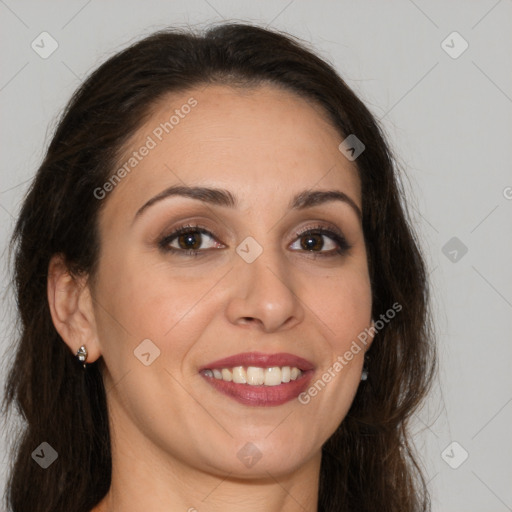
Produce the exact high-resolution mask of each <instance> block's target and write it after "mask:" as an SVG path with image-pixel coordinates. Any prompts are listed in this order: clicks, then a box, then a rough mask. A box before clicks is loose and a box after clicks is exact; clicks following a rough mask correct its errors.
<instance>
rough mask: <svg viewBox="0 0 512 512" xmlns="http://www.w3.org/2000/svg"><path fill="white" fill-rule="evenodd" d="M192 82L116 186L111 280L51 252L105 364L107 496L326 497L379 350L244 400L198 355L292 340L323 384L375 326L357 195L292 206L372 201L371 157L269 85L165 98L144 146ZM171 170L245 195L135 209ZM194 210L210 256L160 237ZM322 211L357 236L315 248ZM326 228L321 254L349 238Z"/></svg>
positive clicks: (170, 503) (107, 256)
mask: <svg viewBox="0 0 512 512" xmlns="http://www.w3.org/2000/svg"><path fill="white" fill-rule="evenodd" d="M190 97H194V98H195V99H196V100H197V102H198V103H197V106H195V107H194V108H193V109H192V110H191V112H190V113H189V114H188V115H187V116H185V117H184V118H183V119H181V120H180V122H179V124H178V125H176V126H175V127H174V129H173V131H172V132H171V133H169V134H165V136H164V137H163V140H162V141H161V142H159V143H158V145H157V147H156V148H154V149H152V150H151V151H150V153H149V155H148V156H146V157H145V158H144V159H143V160H142V161H141V162H140V163H139V164H138V165H137V167H136V168H134V169H133V170H132V171H131V172H130V173H129V174H128V175H127V176H126V177H125V178H123V180H122V181H121V182H120V183H119V184H118V185H117V186H116V187H115V189H114V190H113V191H111V192H110V193H109V194H108V195H107V197H106V198H105V199H103V201H104V204H103V209H102V211H101V214H100V219H99V231H100V241H101V249H100V260H99V267H98V272H97V274H96V275H95V276H94V279H92V280H87V279H86V278H80V279H79V278H72V277H71V276H70V275H69V273H68V272H67V269H66V267H65V265H64V263H63V262H62V260H61V259H60V258H59V257H58V256H55V257H54V258H53V259H52V262H51V264H50V269H49V270H50V272H49V281H48V298H49V303H50V309H51V312H52V318H53V321H54V324H55V326H56V328H57V330H58V332H59V333H60V335H61V336H62V338H63V340H64V341H65V342H66V343H67V344H68V346H69V347H70V350H72V352H73V353H76V351H77V349H78V348H79V347H80V346H81V345H82V344H84V345H86V347H87V349H88V352H89V355H88V359H87V362H89V363H90V362H93V361H96V360H97V359H98V358H100V357H102V358H103V361H104V363H105V370H104V381H105V387H106V390H107V402H108V412H109V418H110V423H111V436H112V456H113V475H112V485H111V489H110V491H109V493H108V494H107V496H106V497H105V499H104V500H103V501H102V502H101V503H100V504H99V506H98V507H96V508H95V509H94V510H95V512H98V511H101V512H114V511H116V512H121V511H122V512H132V511H137V512H138V511H140V510H151V511H154V512H158V511H164V510H165V511H166V512H168V511H169V510H172V511H174V510H175V511H187V510H188V511H190V512H192V511H194V510H197V511H199V512H202V511H209V512H218V511H223V512H229V511H231V510H240V508H241V507H243V509H244V510H247V511H252V510H254V511H256V510H258V511H261V510H267V511H287V512H289V511H296V510H303V509H306V510H316V504H317V499H318V476H319V471H320V461H321V446H322V445H323V444H324V443H325V441H326V440H327V439H328V438H329V437H330V436H331V434H332V433H333V432H334V431H335V430H336V428H337V427H338V425H339V424H340V422H341V421H342V420H343V418H344V417H345V415H346V413H347V411H348V409H349V407H350V405H351V403H352V401H353V398H354V395H355V393H356V391H357V388H358V386H359V384H360V377H361V370H362V366H363V354H364V350H361V352H359V353H358V354H357V355H355V356H354V358H353V359H352V360H351V361H350V362H349V363H348V364H347V365H346V366H344V367H343V369H342V370H341V371H339V372H337V373H336V376H335V377H334V378H332V380H331V381H330V382H329V383H328V384H327V385H326V386H325V387H324V388H323V389H322V390H321V391H320V392H319V393H318V394H317V396H315V397H314V398H311V401H310V402H309V403H308V404H306V405H304V404H301V403H299V401H298V400H297V399H294V400H292V401H290V402H287V403H285V404H283V405H280V406H274V407H253V406H248V405H242V404H240V403H238V402H236V401H234V400H232V399H231V398H228V397H226V396H225V395H223V394H221V393H219V392H218V391H216V390H215V389H214V388H213V387H212V386H211V385H210V384H208V383H207V382H206V381H205V379H204V378H203V377H202V376H201V375H200V374H199V373H198V370H199V368H200V367H201V366H203V365H206V364H207V363H209V362H212V361H215V360H217V359H219V358H224V357H227V356H231V355H234V354H238V353H241V352H251V351H258V352H264V353H269V354H272V353H277V352H289V353H292V354H296V355H298V356H300V357H303V358H305V359H307V360H309V361H311V362H312V363H313V364H314V366H315V375H314V377H313V381H312V382H315V381H316V380H317V379H318V378H320V377H321V375H322V374H323V373H324V371H325V370H326V369H327V368H329V367H331V366H332V365H333V363H334V361H336V358H337V357H338V356H340V355H342V354H344V353H345V352H346V351H347V350H348V349H349V347H350V345H351V343H352V341H353V340H355V339H356V338H357V335H358V334H359V333H360V332H362V331H363V330H364V329H365V328H368V327H369V326H370V325H371V288H370V280H369V275H368V267H367V260H366V250H365V244H364V238H363V231H362V226H361V222H360V219H359V217H358V215H357V214H356V212H355V210H354V209H353V208H352V207H351V206H350V205H349V204H347V203H346V202H341V201H330V202H327V203H324V204H320V205H317V206H314V207H311V208H307V209H304V210H289V209H288V203H289V201H290V199H291V198H292V197H293V196H294V195H295V194H297V193H299V192H302V191H305V190H310V191H311V190H339V191H342V192H344V193H345V194H346V195H347V196H349V197H350V198H351V199H352V200H353V201H354V203H355V204H356V205H357V206H358V207H359V208H361V189H360V182H359V179H358V176H357V171H356V167H355V165H354V163H353V162H349V161H348V160H347V159H346V158H345V157H344V156H343V155H342V153H341V152H340V151H339V150H338V145H339V144H340V142H341V140H342V137H341V136H340V134H339V133H338V132H337V130H336V129H335V128H334V127H333V126H332V125H331V124H330V123H329V122H328V121H327V120H326V116H325V115H324V113H323V112H322V111H321V110H320V109H319V107H317V106H315V105H312V104H310V103H309V102H307V101H306V100H304V99H302V98H299V97H297V96H295V95H294V94H292V93H290V92H285V91H283V90H280V89H277V88H275V87H273V86H269V85H265V86H259V87H258V88H255V89H234V88H231V87H227V86H220V85H215V86H209V87H207V88H200V89H194V90H191V91H187V92H186V93H180V94H174V95H172V96H169V97H166V98H165V99H163V100H162V101H160V102H159V104H158V105H157V107H156V108H155V110H154V112H153V114H152V116H151V118H150V119H149V120H148V121H147V123H146V124H145V125H144V126H143V127H142V128H141V129H140V130H139V131H138V132H137V134H136V136H135V137H134V138H133V139H132V140H131V141H130V142H129V144H128V146H127V155H129V154H131V152H132V151H133V150H136V149H138V148H139V147H140V146H141V145H143V144H144V142H145V141H146V137H147V136H148V135H150V134H151V133H152V131H153V130H154V129H155V127H157V126H158V125H159V123H160V122H163V121H164V120H167V119H169V117H170V115H171V114H172V112H173V111H174V110H175V109H176V108H180V106H181V105H183V104H184V103H186V101H187V100H188V99H189V98H190ZM171 185H189V186H192V185H201V186H208V187H215V188H224V189H228V190H229V191H230V192H231V193H232V194H233V195H234V196H236V198H237V200H238V202H239V205H238V207H237V208H230V207H227V206H216V205H210V204H206V203H203V202H202V201H198V200H196V199H191V198H186V197H177V196H175V197H169V198H167V199H164V200H162V201H159V202H157V203H155V204H153V205H152V206H150V207H148V208H147V209H145V211H144V212H143V213H142V214H141V215H140V216H138V217H137V219H136V220H135V221H134V217H135V214H136V212H137V210H138V209H139V208H140V207H141V206H142V205H143V204H145V203H146V202H147V201H148V200H149V199H151V198H152V197H154V196H156V195H158V194H159V193H160V192H161V191H163V190H164V189H166V188H167V187H169V186H171ZM91 199H92V200H96V199H93V198H91ZM195 222H199V223H200V224H202V225H204V226H205V227H206V228H208V230H209V231H211V232H212V234H213V235H214V238H213V239H212V238H210V237H207V236H205V237H203V238H202V245H201V248H204V251H203V253H202V255H201V256H199V257H194V256H187V255H185V256H183V255H180V254H173V253H165V252H163V251H162V250H160V249H159V247H158V241H159V240H160V238H163V237H164V236H165V235H169V234H171V233H173V231H174V230H175V228H176V227H179V226H181V225H183V224H192V225H193V224H194V223H195ZM319 224H320V225H322V227H325V228H327V229H329V228H331V227H335V228H336V227H337V228H338V229H340V230H341V231H342V232H343V234H344V235H345V238H346V239H347V241H348V242H349V244H350V245H351V248H350V249H349V250H348V251H347V252H345V253H344V254H341V255H340V254H334V255H332V256H327V257H316V258H315V256H316V254H317V253H315V252H312V251H306V250H304V249H302V250H301V245H300V244H301V240H304V238H306V239H307V238H308V237H307V236H306V237H304V236H303V237H298V236H297V235H296V233H297V230H298V229H303V228H307V227H311V228H316V227H317V226H318V225H319ZM248 236H251V237H253V238H254V239H255V240H256V241H257V242H258V244H259V245H260V246H261V247H262V248H263V253H262V254H261V255H260V256H259V257H258V258H257V259H256V260H255V261H254V262H252V263H247V262H246V261H244V259H242V258H241V257H240V256H239V255H238V254H237V252H236V250H235V249H236V247H237V246H238V245H239V244H240V243H241V242H242V241H243V240H244V239H245V238H246V237H248ZM318 238H319V239H320V241H321V242H322V241H323V244H324V245H323V247H322V244H321V242H320V243H319V246H320V247H318V246H317V252H318V251H320V252H321V251H324V253H325V252H329V251H331V253H332V249H333V248H336V242H335V241H333V240H331V239H330V238H329V237H328V236H323V237H322V236H319V237H318ZM318 238H317V239H316V240H318ZM173 246H174V247H179V245H178V241H176V240H175V241H174V242H173ZM144 339H150V340H151V341H152V343H154V345H155V346H156V347H158V349H159V350H160V355H159V357H157V358H156V359H155V360H154V361H153V362H152V363H151V364H150V365H149V366H145V365H144V364H142V363H141V362H140V361H139V359H137V358H136V357H135V356H134V350H135V349H136V348H137V347H138V345H139V344H140V343H141V342H142V340H144ZM370 341H371V340H370ZM369 346H370V343H368V345H367V346H366V349H368V348H369ZM248 442H250V443H253V444H254V445H255V446H256V447H257V449H258V450H259V453H260V454H261V455H262V456H261V459H260V460H259V461H258V462H257V463H256V464H254V465H253V466H252V467H246V466H245V465H244V464H243V463H242V462H241V460H240V459H239V458H238V457H237V453H238V452H239V450H240V449H241V448H242V447H244V445H246V443H248Z"/></svg>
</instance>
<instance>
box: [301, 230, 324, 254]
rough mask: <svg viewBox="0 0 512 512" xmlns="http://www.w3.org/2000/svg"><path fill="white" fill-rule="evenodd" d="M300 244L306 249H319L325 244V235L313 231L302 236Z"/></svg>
mask: <svg viewBox="0 0 512 512" xmlns="http://www.w3.org/2000/svg"><path fill="white" fill-rule="evenodd" d="M300 246H301V247H302V249H304V250H305V251H319V250H321V249H322V248H323V246H324V241H323V235H321V234H319V233H311V234H307V235H303V236H302V237H301V242H300Z"/></svg>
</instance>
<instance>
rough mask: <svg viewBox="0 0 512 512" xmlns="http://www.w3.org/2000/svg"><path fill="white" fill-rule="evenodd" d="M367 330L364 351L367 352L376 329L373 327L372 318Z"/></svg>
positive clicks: (373, 321)
mask: <svg viewBox="0 0 512 512" xmlns="http://www.w3.org/2000/svg"><path fill="white" fill-rule="evenodd" d="M367 332H368V338H367V339H366V344H365V353H366V352H368V350H370V347H371V346H372V343H373V340H374V339H375V336H376V335H377V331H376V328H375V320H374V319H373V318H372V320H371V323H370V327H369V328H368V330H367Z"/></svg>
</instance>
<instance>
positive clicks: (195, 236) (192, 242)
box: [177, 231, 203, 250]
mask: <svg viewBox="0 0 512 512" xmlns="http://www.w3.org/2000/svg"><path fill="white" fill-rule="evenodd" d="M202 236H203V235H202V234H201V233H199V231H191V232H189V233H185V234H183V235H180V236H179V237H178V238H177V241H178V245H179V247H180V249H184V250H187V249H192V250H197V249H199V247H201V242H202Z"/></svg>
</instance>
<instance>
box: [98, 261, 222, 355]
mask: <svg viewBox="0 0 512 512" xmlns="http://www.w3.org/2000/svg"><path fill="white" fill-rule="evenodd" d="M221 277H222V274H219V275H217V273H216V272H212V273H210V274H208V276H207V277H206V276H204V275H203V276H202V277H195V278H194V277H184V276H179V275H176V273H174V272H172V273H171V272H168V271H166V269H165V268H162V265H153V266H147V265H145V266H144V265H140V264H136V263H135V262H133V263H132V264H130V259H129V258H126V259H125V260H123V262H122V263H121V265H119V266H116V268H115V271H110V272H109V268H108V266H107V265H105V267H104V269H103V271H102V273H100V279H99V282H101V283H102V286H101V288H100V289H98V290H97V294H96V298H97V300H96V305H97V308H96V314H97V319H98V335H99V339H100V343H101V344H102V349H103V353H104V357H105V359H107V360H115V359H117V360H120V359H119V356H120V352H121V351H122V352H127V353H128V355H133V351H134V350H135V349H136V348H137V347H138V345H139V344H140V343H141V342H142V341H143V340H145V339H150V340H151V341H152V342H153V343H154V344H155V345H156V347H157V348H158V349H159V350H160V351H161V352H163V351H164V350H166V348H168V347H169V346H170V345H172V350H173V354H174V357H173V358H172V359H173V360H174V361H179V359H180V357H176V355H178V354H181V353H183V352H185V351H186V350H188V348H190V345H191V344H192V343H193V341H194V340H196V339H197V338H198V337H199V336H200V335H201V332H202V331H204V328H205V326H206V325H208V323H209V322H210V321H211V315H212V314H213V312H214V311H215V308H214V307H213V306H212V304H211V302H212V297H213V294H210V296H209V295H208V294H206V291H207V290H209V289H210V288H211V287H212V286H213V285H214V284H215V283H216V282H217V281H218V280H219V279H220V278H221ZM114 351H115V353H114ZM112 356H113V357H112ZM129 362H130V360H128V362H127V363H129Z"/></svg>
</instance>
